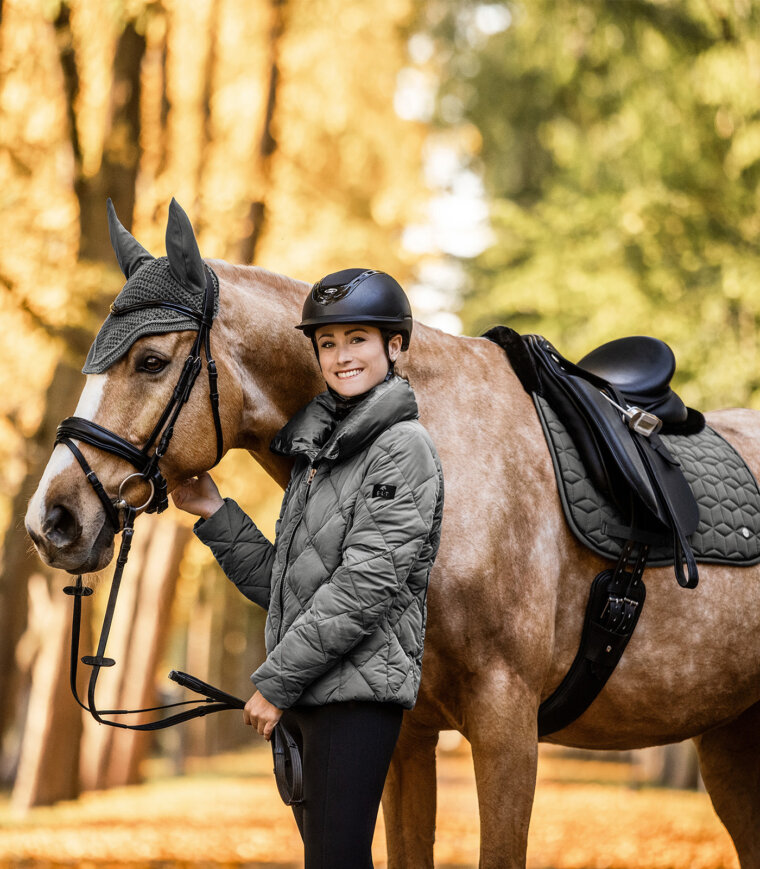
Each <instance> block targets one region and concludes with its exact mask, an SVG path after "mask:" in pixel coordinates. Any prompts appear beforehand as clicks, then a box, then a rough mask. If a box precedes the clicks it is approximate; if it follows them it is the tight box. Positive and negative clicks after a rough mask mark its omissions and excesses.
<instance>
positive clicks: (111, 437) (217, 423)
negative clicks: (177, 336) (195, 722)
mask: <svg viewBox="0 0 760 869" xmlns="http://www.w3.org/2000/svg"><path fill="white" fill-rule="evenodd" d="M143 308H171V309H172V310H175V311H178V312H179V313H182V314H185V315H186V316H188V317H191V318H192V319H194V320H196V321H197V322H198V324H199V328H198V334H197V336H196V339H195V341H194V342H193V345H192V348H191V350H190V354H189V355H188V357H187V359H186V360H185V364H184V366H183V369H182V373H181V374H180V376H179V380H178V381H177V385H176V386H175V387H174V391H173V392H172V396H171V398H170V399H169V402H168V404H167V405H166V407H165V408H164V410H163V412H162V413H161V416H160V417H159V420H158V422H157V423H156V425H155V427H154V428H153V431H152V432H151V434H150V436H149V437H148V440H147V441H146V443H145V445H144V446H143V447H142V448H138V447H136V446H134V445H133V444H131V443H130V442H129V441H127V440H125V439H124V438H123V437H121V435H118V434H116V433H115V432H112V431H110V430H109V429H107V428H104V427H103V426H101V425H98V424H97V423H95V422H92V421H91V420H88V419H84V418H82V417H76V416H70V417H68V418H67V419H64V420H63V422H61V424H60V425H59V426H58V430H57V432H56V437H55V443H56V444H59V443H60V444H64V445H65V446H66V447H68V449H69V450H71V452H72V454H73V455H74V458H75V459H76V460H77V462H78V463H79V466H80V467H81V468H82V471H83V472H84V474H85V476H86V477H87V481H88V482H89V483H90V485H91V486H92V488H93V490H94V492H95V494H96V495H97V496H98V498H99V499H100V502H101V504H102V505H103V508H104V510H105V514H106V517H107V519H108V521H109V522H110V523H111V526H112V527H113V529H114V533H115V534H118V533H119V532H121V535H122V538H121V546H120V547H119V554H118V556H117V559H116V568H115V570H114V574H113V579H112V580H111V590H110V593H109V596H108V603H107V605H106V611H105V614H104V616H103V625H102V627H101V630H100V639H99V640H98V648H97V652H96V653H95V655H85V656H84V657H82V658H81V661H82V663H83V664H86V665H87V666H89V667H92V672H91V673H90V679H89V682H88V686H87V700H86V702H83V701H82V700H81V699H80V697H79V693H78V691H77V671H78V664H79V660H80V658H79V637H80V634H81V622H82V598H85V597H89V596H90V595H92V593H93V589H91V588H88V587H87V586H85V585H84V584H83V583H82V575H81V574H80V575H79V576H77V578H76V583H75V584H74V585H70V586H67V587H66V588H64V590H63V591H64V593H65V594H67V595H70V596H71V597H73V598H74V606H73V613H72V625H71V653H70V664H69V682H70V685H71V692H72V694H73V695H74V699H75V700H76V701H77V703H78V704H79V705H80V706H81V707H82V709H84V710H85V711H86V712H89V713H90V715H91V716H92V717H93V718H94V719H95V720H96V721H97V722H98V723H99V724H106V725H108V726H109V727H118V728H121V729H123V730H141V731H151V730H163V729H164V728H166V727H172V726H173V725H175V724H181V723H182V722H184V721H190V720H191V719H193V718H200V717H203V716H205V715H210V714H211V713H212V712H223V711H225V710H228V709H243V708H244V707H245V701H243V700H241V699H240V698H239V697H234V696H233V695H232V694H227V693H226V692H225V691H222V690H221V689H219V688H215V687H214V686H213V685H209V684H208V683H207V682H203V681H202V680H201V679H198V678H196V677H194V676H190V675H188V674H187V673H182V672H179V671H177V670H172V671H171V673H169V678H170V679H171V680H172V681H174V682H176V683H177V684H179V685H182V686H183V687H185V688H188V689H189V690H191V691H194V692H195V693H197V694H200V695H201V696H202V697H203V698H204V702H203V703H201V704H200V705H197V706H194V707H193V708H192V709H186V710H184V711H183V712H177V713H174V714H173V715H170V716H168V717H166V718H160V719H157V720H155V721H149V722H146V723H144V724H125V723H123V722H121V721H113V720H111V719H109V718H104V717H103V716H105V715H107V716H112V715H138V714H140V713H144V712H160V711H161V710H163V709H174V708H177V707H179V706H192V705H193V704H194V703H196V702H197V701H196V700H186V701H182V702H179V703H169V704H166V705H163V706H151V707H149V708H146V709H98V708H97V705H96V703H95V689H96V686H97V682H98V676H99V675H100V670H101V669H102V668H103V667H113V666H115V664H116V661H115V660H114V659H113V658H108V657H106V654H105V652H106V645H107V643H108V636H109V634H110V632H111V624H112V622H113V616H114V611H115V609H116V600H117V598H118V595H119V588H120V586H121V579H122V575H123V573H124V568H125V567H126V564H127V560H128V558H129V551H130V548H131V546H132V537H133V535H134V522H135V519H136V517H137V514H138V513H140V512H142V511H145V512H147V513H154V512H155V513H161V512H163V511H164V510H165V509H166V508H167V507H168V506H169V499H168V493H167V483H166V479H165V477H164V475H163V474H162V473H161V469H160V467H159V462H160V461H161V459H162V458H163V457H164V455H165V454H166V451H167V450H168V448H169V442H170V441H171V439H172V435H173V434H174V426H175V424H176V422H177V418H178V417H179V414H180V412H181V410H182V408H183V407H184V405H185V404H186V403H187V401H188V399H189V398H190V393H191V391H192V389H193V386H194V385H195V381H196V380H197V379H198V375H199V374H200V371H201V368H202V367H203V362H202V360H201V350H203V353H204V355H205V357H206V368H207V371H208V381H209V399H210V403H211V413H212V416H213V420H214V429H215V432H216V460H215V461H214V465H216V464H218V462H219V461H220V460H221V458H222V455H223V452H224V441H223V435H222V424H221V420H220V418H219V393H218V391H217V370H216V363H215V362H214V359H213V357H212V356H211V326H212V323H213V312H214V284H213V281H212V277H211V271H210V269H207V270H206V287H205V290H204V295H203V312H202V314H198V312H197V311H193V310H192V309H191V308H187V307H185V306H184V305H179V304H175V303H173V302H162V301H152V302H141V303H138V304H134V305H127V306H123V307H117V306H116V305H111V314H112V315H115V316H118V315H120V314H125V313H128V312H131V311H136V310H140V309H143ZM74 439H77V440H80V441H84V442H85V443H87V444H90V445H91V446H94V447H96V448H98V449H101V450H103V451H105V452H108V453H111V454H113V455H116V456H118V457H119V458H122V459H125V460H126V461H127V462H129V463H130V464H131V465H132V466H133V467H134V468H135V469H136V471H135V472H133V473H131V474H129V475H128V476H127V477H125V478H124V479H123V480H122V482H121V484H120V485H119V490H118V492H117V495H116V497H115V498H109V497H108V494H107V492H106V490H105V488H104V486H103V484H102V483H101V482H100V480H99V479H98V476H97V474H96V473H95V471H94V470H93V469H92V468H91V467H90V465H89V463H88V462H87V460H86V459H85V457H84V456H83V455H82V452H81V450H80V449H79V448H78V447H77V445H76V444H75V443H74ZM151 449H153V452H152V453H151ZM212 467H213V466H212ZM135 478H139V479H141V480H144V481H145V482H146V483H148V485H149V486H150V497H149V498H148V500H147V501H145V503H144V504H141V505H140V506H138V507H135V506H133V505H132V504H129V503H128V502H127V500H126V498H125V497H124V489H125V487H126V485H127V484H128V483H129V481H130V480H132V479H135ZM272 751H273V755H274V763H275V769H274V772H275V777H276V781H277V788H278V790H279V792H280V796H281V797H282V799H283V801H284V802H285V803H286V804H287V805H294V804H295V805H297V804H299V803H300V802H302V799H303V796H302V795H303V783H302V768H301V757H300V754H299V752H298V746H297V745H296V742H295V740H294V739H293V737H292V736H291V735H290V733H288V731H287V730H286V729H285V728H284V727H283V726H282V724H280V723H278V724H277V725H276V726H275V728H274V731H273V734H272Z"/></svg>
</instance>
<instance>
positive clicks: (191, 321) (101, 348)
mask: <svg viewBox="0 0 760 869" xmlns="http://www.w3.org/2000/svg"><path fill="white" fill-rule="evenodd" d="M108 230H109V233H110V236H111V244H112V245H113V249H114V251H115V253H116V258H117V260H118V261H119V265H120V266H121V270H122V272H124V276H125V277H126V278H127V282H126V284H125V285H124V287H123V289H122V290H121V292H120V293H119V295H118V296H117V297H116V299H115V300H114V303H113V304H112V305H111V313H110V314H109V315H108V317H106V319H105V322H104V323H103V325H102V326H101V327H100V331H99V332H98V334H97V336H96V337H95V340H94V341H93V343H92V346H91V347H90V351H89V353H88V354H87V359H86V360H85V363H84V368H82V373H84V374H102V373H103V372H104V371H105V370H106V369H107V368H110V366H111V365H113V364H114V362H117V361H118V360H119V359H121V357H122V356H124V354H125V353H127V351H128V350H129V348H130V347H131V346H132V345H133V344H134V343H135V341H137V339H138V338H142V337H143V336H144V335H161V334H164V333H166V332H181V331H185V330H193V331H196V332H197V331H198V328H199V321H200V318H201V317H202V315H203V295H204V290H205V287H206V273H207V271H208V273H210V275H211V280H212V283H213V286H214V317H216V315H217V314H218V312H219V279H218V278H217V276H216V274H215V273H214V272H213V270H212V269H210V268H209V267H208V266H207V265H205V264H204V262H203V260H202V259H201V255H200V251H199V250H198V244H197V242H196V240H195V235H194V233H193V229H192V226H191V224H190V220H189V218H188V216H187V214H185V212H184V211H183V210H182V208H180V206H179V205H178V204H177V201H176V200H175V199H172V201H171V204H170V206H169V221H168V224H167V227H166V252H167V256H165V257H158V258H156V257H154V256H152V255H151V254H150V253H148V251H147V250H145V248H144V247H143V246H142V245H141V244H140V243H139V242H138V241H136V240H135V238H134V237H133V236H132V234H131V233H130V232H129V231H128V230H126V229H125V228H124V227H123V226H122V224H121V223H120V222H119V219H118V217H117V216H116V212H115V210H114V207H113V204H112V203H111V200H110V199H109V200H108ZM146 303H148V304H149V305H151V307H148V308H144V307H142V308H140V309H139V310H130V309H131V308H132V307H133V306H135V305H144V304H146ZM196 314H197V319H196V316H195V315H196Z"/></svg>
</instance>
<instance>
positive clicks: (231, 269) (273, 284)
mask: <svg viewBox="0 0 760 869" xmlns="http://www.w3.org/2000/svg"><path fill="white" fill-rule="evenodd" d="M206 262H207V263H208V265H209V266H210V267H211V268H212V269H213V270H214V271H215V272H216V273H217V275H218V276H219V278H220V280H221V279H224V280H227V281H230V282H232V283H234V284H236V285H238V286H241V287H246V286H249V287H255V286H258V287H261V286H262V285H263V286H264V287H265V288H266V289H269V290H273V291H274V292H275V293H276V294H277V295H278V296H280V297H282V296H290V297H292V298H293V299H295V300H296V301H298V302H299V303H300V302H303V299H304V298H305V297H306V293H307V292H308V287H309V284H307V283H306V282H305V281H300V280H297V279H296V278H290V277H288V276H287V275H282V274H279V273H277V272H272V271H270V270H269V269H265V268H263V267H262V266H245V265H235V264H233V263H228V262H225V261H224V260H221V259H207V260H206Z"/></svg>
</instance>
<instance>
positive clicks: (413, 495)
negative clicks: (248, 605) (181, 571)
mask: <svg viewBox="0 0 760 869" xmlns="http://www.w3.org/2000/svg"><path fill="white" fill-rule="evenodd" d="M335 411H336V406H335V399H334V398H333V397H332V395H331V394H330V392H329V391H326V392H323V393H320V394H319V395H317V396H316V398H314V399H313V400H312V401H310V402H309V404H307V405H306V406H305V407H304V408H302V409H301V410H300V411H298V412H297V413H296V414H295V416H293V418H292V419H291V420H290V421H289V422H288V423H287V425H285V426H284V427H283V428H282V429H281V430H280V431H279V432H278V433H277V435H276V436H275V437H274V439H273V440H272V442H271V444H270V449H271V450H272V451H273V452H275V453H279V454H281V455H292V456H295V459H296V461H295V465H294V467H293V471H292V474H291V477H290V481H289V483H288V485H287V488H286V490H285V495H284V498H283V501H282V508H281V510H280V515H279V518H278V519H277V523H276V525H275V542H274V544H272V543H270V541H269V540H268V539H267V538H266V537H265V536H264V535H263V534H262V533H261V532H260V531H259V529H258V528H257V527H256V526H255V525H254V523H253V522H252V521H251V519H250V518H249V517H248V516H247V515H246V514H245V513H243V511H242V510H241V509H240V507H239V506H238V505H237V504H236V503H235V502H234V501H232V500H231V499H225V503H224V506H223V507H220V508H219V510H217V512H216V513H214V515H213V516H211V517H210V518H209V519H207V520H205V521H204V520H199V521H198V522H197V523H196V525H195V533H196V534H197V536H198V537H199V538H200V539H201V540H202V541H203V542H204V543H206V544H208V545H209V546H210V547H211V550H212V552H213V553H214V556H215V557H216V559H217V560H218V561H219V563H220V565H221V566H222V569H223V570H224V571H225V573H226V574H227V576H228V577H229V578H230V579H231V580H232V581H233V582H234V583H235V584H236V585H237V587H238V588H239V589H240V591H241V592H242V593H243V594H244V595H245V596H246V597H247V598H249V599H250V600H252V601H253V602H254V603H257V604H259V605H260V606H262V607H264V608H265V609H267V610H268V614H267V620H266V629H265V639H266V649H267V657H266V660H265V661H264V663H263V664H262V665H261V666H260V667H259V668H258V669H257V670H256V672H255V673H253V675H252V676H251V681H252V682H253V683H254V685H255V686H256V687H257V688H258V690H259V691H260V692H261V693H262V694H263V695H264V697H266V698H267V700H269V701H270V702H271V703H273V704H274V705H275V706H277V707H278V708H280V709H286V708H288V707H290V706H292V705H294V704H296V703H298V704H304V705H322V704H325V703H330V702H338V701H344V700H376V701H381V702H396V703H399V704H400V705H402V706H403V707H405V708H408V709H410V708H411V707H412V706H414V703H415V700H416V698H417V692H418V689H419V683H420V670H421V665H422V649H423V642H424V638H425V619H426V614H427V607H426V595H427V587H428V576H429V574H430V569H431V567H432V565H433V562H434V560H435V556H436V554H437V552H438V544H439V541H440V527H441V519H442V513H443V472H442V469H441V463H440V459H439V457H438V453H437V451H436V448H435V445H434V444H433V441H432V439H431V438H430V435H429V434H428V432H427V430H426V429H425V428H424V427H423V425H422V424H421V423H420V422H419V419H418V417H419V412H418V409H417V402H416V400H415V398H414V392H413V391H412V388H411V386H410V385H409V383H408V382H407V381H406V380H404V379H403V378H401V377H399V376H398V375H395V374H394V375H393V376H392V377H391V378H390V379H389V380H386V381H383V382H382V383H380V384H378V385H377V386H375V387H374V388H373V389H371V390H370V391H369V392H368V394H367V397H366V398H365V399H363V400H362V401H361V402H360V403H359V404H357V405H356V406H355V407H354V408H353V409H352V410H351V411H350V413H349V414H348V415H347V416H346V417H345V418H343V419H336V417H335Z"/></svg>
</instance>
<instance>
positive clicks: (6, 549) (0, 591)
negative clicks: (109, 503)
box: [0, 346, 86, 774]
mask: <svg viewBox="0 0 760 869" xmlns="http://www.w3.org/2000/svg"><path fill="white" fill-rule="evenodd" d="M77 349H78V350H81V351H82V353H83V352H84V350H85V349H86V346H85V348H84V349H83V348H81V347H80V348H77ZM81 388H82V375H81V374H80V373H79V371H78V370H77V369H75V368H74V367H73V366H72V365H71V363H70V362H69V361H68V360H67V359H62V360H61V361H60V362H59V363H58V365H57V366H56V369H55V372H54V374H53V379H52V380H51V382H50V386H49V387H48V390H47V394H46V397H45V413H44V416H43V418H42V421H41V422H40V425H39V427H38V429H37V431H36V432H35V434H34V436H33V437H32V438H30V439H29V440H28V441H26V456H25V459H26V466H27V471H26V475H25V477H24V481H23V483H22V484H21V487H20V489H19V491H18V492H17V494H16V496H15V497H14V499H13V507H12V516H13V517H14V520H13V521H12V522H11V524H10V526H9V527H8V530H7V531H6V533H5V536H4V538H3V547H2V552H3V561H2V570H1V571H0V734H5V732H6V730H7V728H8V727H9V726H10V724H11V723H12V717H13V712H14V710H15V709H16V706H17V702H18V697H19V694H20V692H21V691H22V690H23V685H24V683H25V682H26V683H28V679H29V677H30V674H29V673H28V672H26V673H24V672H20V671H19V669H18V668H17V667H16V664H15V652H16V646H17V644H18V641H19V639H20V638H21V635H22V634H23V632H24V629H25V626H26V623H27V585H28V582H29V578H30V577H31V576H32V574H34V573H42V574H44V575H46V576H48V577H52V575H53V571H51V570H48V569H46V568H45V567H44V566H43V565H42V563H41V562H40V560H39V558H38V557H37V555H36V554H32V553H30V550H29V541H28V539H27V537H26V535H25V534H24V533H23V531H22V528H23V517H24V513H25V511H26V505H27V503H28V502H29V499H30V498H31V496H32V495H33V494H34V490H35V489H36V488H37V484H38V482H39V480H40V477H41V476H42V472H43V470H44V469H45V465H46V464H47V461H48V459H49V457H50V450H51V448H52V445H53V441H54V439H55V430H56V427H57V425H58V423H59V421H60V420H62V419H63V418H64V417H66V416H68V415H69V414H70V413H71V411H72V409H73V404H74V402H75V396H76V395H78V394H79V392H80V391H81ZM57 575H58V576H59V577H60V574H57ZM61 584H62V583H61ZM61 597H63V595H61ZM10 766H11V765H10V764H9V763H8V760H7V758H4V760H3V772H4V774H5V773H7V772H8V771H9V770H10Z"/></svg>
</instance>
